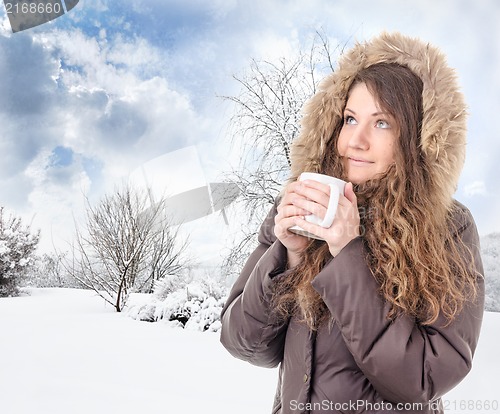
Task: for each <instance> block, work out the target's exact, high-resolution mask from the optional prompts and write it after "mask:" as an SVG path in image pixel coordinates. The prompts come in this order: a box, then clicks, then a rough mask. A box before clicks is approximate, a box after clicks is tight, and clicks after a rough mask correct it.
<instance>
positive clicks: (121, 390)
mask: <svg viewBox="0 0 500 414" xmlns="http://www.w3.org/2000/svg"><path fill="white" fill-rule="evenodd" d="M483 326H484V327H483V334H482V337H481V341H480V344H479V347H478V351H477V354H476V359H475V364H474V369H473V371H472V372H471V374H470V375H469V376H468V377H467V378H466V379H465V380H464V381H463V382H462V383H461V384H460V385H459V386H458V387H457V388H455V389H454V390H453V391H452V392H450V393H449V394H448V395H447V396H446V397H445V405H447V406H448V411H447V412H448V413H476V412H477V413H500V408H498V406H497V408H496V410H495V409H493V407H492V406H490V407H489V409H485V407H486V405H487V403H486V401H490V403H491V402H492V401H494V400H496V401H497V404H500V391H499V387H498V379H497V375H498V372H500V352H498V342H499V340H500V330H499V327H500V314H499V313H487V314H486V317H485V321H484V325H483ZM0 332H1V336H2V339H1V340H0V358H1V365H0V412H1V413H2V414H26V413H33V414H45V413H47V414H49V413H50V414H58V413H60V414H78V413H86V414H89V413H92V414H101V413H102V414H109V413H111V414H114V413H117V414H128V413H130V414H132V413H133V414H137V413H141V414H160V413H161V414H168V413H208V414H212V413H214V414H215V413H217V414H226V413H227V414H229V413H231V414H233V413H239V414H245V413H248V414H256V413H268V412H270V408H271V404H272V399H273V395H274V390H275V386H276V376H277V371H276V370H269V369H262V368H257V367H253V366H251V365H249V364H247V363H244V362H241V361H238V360H236V359H234V358H232V357H231V356H230V355H229V354H228V353H227V352H226V351H225V349H223V347H222V346H221V345H220V343H219V335H218V334H215V333H208V332H207V333H201V332H196V331H188V330H183V329H180V328H171V327H167V326H166V325H165V324H163V323H147V322H139V321H135V320H133V319H131V318H129V317H127V316H126V315H124V314H117V313H115V312H114V311H113V309H112V308H111V307H110V306H108V305H105V304H104V302H103V301H102V299H100V298H98V297H96V296H95V295H94V294H93V293H92V292H90V291H84V290H71V289H34V290H32V291H31V295H30V296H23V297H18V298H1V299H0ZM471 404H472V405H471ZM480 406H482V407H483V409H472V407H476V408H480Z"/></svg>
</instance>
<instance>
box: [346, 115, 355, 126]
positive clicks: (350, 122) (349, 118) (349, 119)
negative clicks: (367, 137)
mask: <svg viewBox="0 0 500 414" xmlns="http://www.w3.org/2000/svg"><path fill="white" fill-rule="evenodd" d="M344 124H348V125H356V120H355V119H354V118H353V117H352V116H351V115H346V116H345V117H344Z"/></svg>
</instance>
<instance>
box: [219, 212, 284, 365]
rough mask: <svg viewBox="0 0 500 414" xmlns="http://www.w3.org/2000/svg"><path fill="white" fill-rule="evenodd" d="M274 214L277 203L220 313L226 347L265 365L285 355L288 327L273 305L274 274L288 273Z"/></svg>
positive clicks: (278, 360) (263, 225) (244, 357)
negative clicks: (275, 226)
mask: <svg viewBox="0 0 500 414" xmlns="http://www.w3.org/2000/svg"><path fill="white" fill-rule="evenodd" d="M275 215H276V204H275V206H274V207H273V209H272V210H271V211H270V213H269V215H268V217H267V218H266V220H265V221H264V223H263V224H262V226H261V228H260V232H259V237H258V240H259V245H258V246H257V248H256V249H255V250H254V252H253V253H252V254H251V255H250V257H249V258H248V260H247V262H246V264H245V266H244V268H243V270H242V272H241V274H240V276H239V277H238V279H237V280H236V282H235V283H234V285H233V287H232V289H231V292H230V293H229V296H228V299H227V301H226V304H225V306H224V308H223V310H222V313H221V321H222V329H221V337H220V340H221V342H222V344H223V345H224V347H225V348H226V349H227V350H228V351H229V352H230V353H231V354H232V355H233V356H235V357H236V358H239V359H242V360H244V361H248V362H250V363H252V364H254V365H258V366H263V367H275V366H277V365H278V364H279V363H280V362H281V360H282V359H283V347H284V338H285V334H286V328H287V321H285V320H283V319H282V318H277V317H276V316H275V314H274V313H273V312H272V305H271V297H272V285H273V278H275V277H279V276H285V275H284V273H285V272H286V271H285V268H286V264H287V252H286V248H285V247H284V246H283V245H282V244H281V242H280V241H279V240H277V239H276V237H275V235H274V216H275Z"/></svg>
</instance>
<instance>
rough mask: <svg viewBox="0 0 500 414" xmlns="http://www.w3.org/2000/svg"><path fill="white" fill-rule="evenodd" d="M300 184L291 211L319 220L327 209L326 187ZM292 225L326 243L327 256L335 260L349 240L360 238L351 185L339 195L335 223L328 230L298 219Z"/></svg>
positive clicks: (306, 181)
mask: <svg viewBox="0 0 500 414" xmlns="http://www.w3.org/2000/svg"><path fill="white" fill-rule="evenodd" d="M301 183H302V184H303V185H302V186H297V187H296V189H295V194H296V197H294V199H293V200H294V207H295V208H297V209H302V210H303V211H308V212H311V213H312V214H314V215H315V216H318V217H320V218H321V219H323V217H324V216H325V214H326V210H327V208H328V201H329V197H330V195H329V194H330V187H329V186H328V185H325V184H322V183H319V182H317V181H312V180H305V181H302V182H301ZM293 222H294V225H295V224H296V225H298V226H300V227H301V228H303V229H304V230H306V231H308V232H309V233H312V234H314V235H316V236H319V237H321V238H322V239H324V240H325V241H326V242H327V243H328V246H329V249H330V253H331V254H332V256H333V257H335V256H336V255H337V254H339V252H340V251H341V250H342V249H343V248H344V247H345V246H346V245H347V244H348V243H349V242H350V241H351V240H353V239H355V238H356V237H358V236H359V235H360V228H359V225H360V218H359V212H358V203H357V198H356V194H354V190H353V187H352V183H347V184H346V186H345V190H344V195H342V194H340V197H339V205H338V207H337V212H336V213H335V219H334V221H333V224H332V225H331V227H330V228H324V227H321V226H319V225H317V224H313V223H309V222H308V221H306V220H304V218H303V217H299V215H297V216H295V217H293Z"/></svg>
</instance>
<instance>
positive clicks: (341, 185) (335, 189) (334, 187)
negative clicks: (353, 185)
mask: <svg viewBox="0 0 500 414" xmlns="http://www.w3.org/2000/svg"><path fill="white" fill-rule="evenodd" d="M305 180H312V181H318V182H320V183H322V184H326V185H328V186H330V199H329V201H328V207H327V209H326V213H325V217H324V218H323V219H321V218H319V217H318V216H315V215H314V214H309V215H307V216H305V220H306V221H308V222H310V223H314V224H317V225H318V226H321V227H324V228H329V227H330V226H331V225H332V224H333V220H334V219H335V213H336V212H337V206H338V204H339V198H340V194H342V195H343V194H344V189H345V185H346V182H345V181H342V180H341V179H339V178H335V177H332V176H330V175H325V174H319V173H313V172H303V173H302V174H300V177H299V181H305ZM289 230H290V231H292V232H294V233H296V234H300V235H302V236H307V237H312V238H314V239H320V240H322V239H321V238H320V237H318V236H316V235H314V234H311V233H309V232H308V231H305V230H304V229H303V228H301V227H299V226H293V227H290V228H289Z"/></svg>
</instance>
